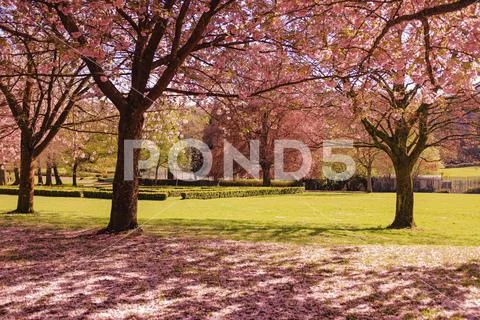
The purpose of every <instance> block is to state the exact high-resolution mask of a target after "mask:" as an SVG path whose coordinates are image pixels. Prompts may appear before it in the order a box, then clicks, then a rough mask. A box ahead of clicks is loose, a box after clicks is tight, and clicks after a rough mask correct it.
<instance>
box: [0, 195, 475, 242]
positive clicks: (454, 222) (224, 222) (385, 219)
mask: <svg viewBox="0 0 480 320" xmlns="http://www.w3.org/2000/svg"><path fill="white" fill-rule="evenodd" d="M15 201H16V197H14V196H0V211H8V210H11V209H13V208H14V206H15ZM394 204H395V197H394V194H378V193H377V194H342V193H307V194H304V195H294V196H272V197H256V198H233V199H215V200H183V201H182V200H178V199H169V200H168V201H165V202H151V201H141V202H140V206H139V210H140V211H139V222H140V223H141V224H144V229H146V230H148V231H151V232H155V233H159V234H163V235H170V234H176V233H181V234H189V235H199V236H213V237H218V236H221V237H226V238H231V239H245V240H261V241H281V242H296V243H318V244H374V243H375V244H378V243H380V244H387V243H388V244H392V243H395V244H441V245H449V244H451V245H480V196H479V195H464V194H417V195H416V221H417V224H418V226H419V228H417V229H416V230H414V231H408V230H402V231H398V230H385V229H384V227H385V226H387V225H388V224H389V222H391V220H392V219H393V208H394ZM35 206H36V209H37V210H38V211H39V214H36V215H31V216H12V215H1V216H0V224H3V225H5V224H19V223H25V224H36V225H38V224H46V225H50V226H55V227H59V228H75V229H77V228H78V229H80V228H98V227H101V226H105V225H106V223H107V221H108V213H109V207H110V202H109V201H108V200H96V199H73V198H72V199H70V198H69V199H67V198H55V199H54V198H42V197H37V198H36V203H35Z"/></svg>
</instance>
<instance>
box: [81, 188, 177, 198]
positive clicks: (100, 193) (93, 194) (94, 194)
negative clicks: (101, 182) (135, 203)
mask: <svg viewBox="0 0 480 320" xmlns="http://www.w3.org/2000/svg"><path fill="white" fill-rule="evenodd" d="M83 197H84V198H93V199H112V197H113V192H112V191H105V190H97V191H84V192H83ZM167 197H168V195H167V194H166V193H164V192H162V193H161V192H143V191H142V192H140V193H139V194H138V199H139V200H154V201H163V200H167Z"/></svg>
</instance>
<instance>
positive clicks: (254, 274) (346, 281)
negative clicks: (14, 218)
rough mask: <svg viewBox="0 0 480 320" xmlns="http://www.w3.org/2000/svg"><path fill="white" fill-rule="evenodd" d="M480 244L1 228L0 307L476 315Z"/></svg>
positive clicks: (83, 313)
mask: <svg viewBox="0 0 480 320" xmlns="http://www.w3.org/2000/svg"><path fill="white" fill-rule="evenodd" d="M479 257H480V247H446V246H394V245H388V246H375V245H370V246H329V247H325V246H318V245H315V246H313V245H310V246H306V245H303V246H301V245H290V244H269V243H261V242H246V241H232V240H216V239H202V238H192V237H184V236H178V237H157V236H153V235H148V234H130V235H128V236H126V235H123V236H118V235H117V236H113V235H99V234H97V233H96V232H95V231H94V230H84V231H58V230H56V231H53V230H47V229H38V228H26V227H5V228H2V231H1V236H0V266H1V267H0V318H2V319H52V318H72V319H446V318H448V319H478V318H480V261H479V260H478V258H479Z"/></svg>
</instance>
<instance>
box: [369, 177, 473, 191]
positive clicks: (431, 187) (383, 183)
mask: <svg viewBox="0 0 480 320" xmlns="http://www.w3.org/2000/svg"><path fill="white" fill-rule="evenodd" d="M372 184H373V191H375V192H395V187H396V186H395V177H388V176H387V177H374V178H373V179H372ZM475 188H480V177H442V176H419V177H416V178H414V180H413V189H414V190H415V192H439V191H445V192H451V193H464V192H467V191H468V190H471V189H475Z"/></svg>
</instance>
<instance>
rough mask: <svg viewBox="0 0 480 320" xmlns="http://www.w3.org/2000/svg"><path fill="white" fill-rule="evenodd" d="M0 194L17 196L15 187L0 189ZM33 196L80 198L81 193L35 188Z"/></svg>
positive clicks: (62, 189) (69, 190)
mask: <svg viewBox="0 0 480 320" xmlns="http://www.w3.org/2000/svg"><path fill="white" fill-rule="evenodd" d="M0 194H8V195H18V188H17V187H2V188H0ZM33 194H34V195H36V196H40V197H64V198H80V197H81V196H82V193H81V192H80V191H79V190H74V189H65V188H59V189H44V188H35V189H34V191H33Z"/></svg>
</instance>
